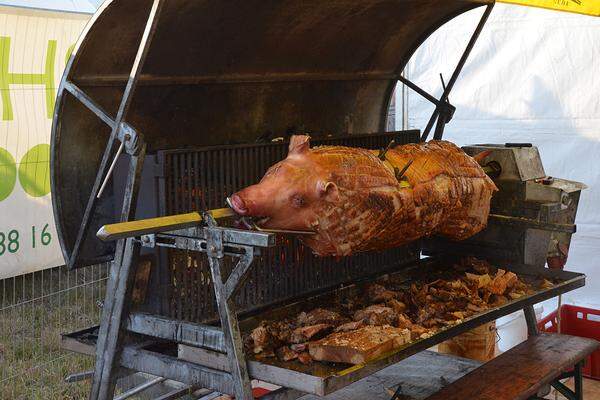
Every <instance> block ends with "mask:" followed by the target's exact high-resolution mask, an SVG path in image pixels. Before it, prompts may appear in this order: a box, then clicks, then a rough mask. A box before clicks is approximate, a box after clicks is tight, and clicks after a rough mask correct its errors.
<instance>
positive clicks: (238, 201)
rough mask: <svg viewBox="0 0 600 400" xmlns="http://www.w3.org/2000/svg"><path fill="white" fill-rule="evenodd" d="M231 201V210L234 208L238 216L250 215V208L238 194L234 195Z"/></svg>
mask: <svg viewBox="0 0 600 400" xmlns="http://www.w3.org/2000/svg"><path fill="white" fill-rule="evenodd" d="M230 200H231V208H233V211H235V212H236V214H239V215H246V214H247V213H248V207H247V206H246V202H245V201H244V199H242V197H240V196H239V195H238V194H237V193H234V194H232V195H231V197H230Z"/></svg>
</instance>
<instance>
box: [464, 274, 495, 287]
mask: <svg viewBox="0 0 600 400" xmlns="http://www.w3.org/2000/svg"><path fill="white" fill-rule="evenodd" d="M466 275H467V279H469V280H470V281H473V282H476V283H477V288H478V289H481V288H483V287H486V286H488V285H489V284H490V283H492V278H491V277H490V276H489V275H488V274H483V275H477V274H470V273H468V272H467V273H466Z"/></svg>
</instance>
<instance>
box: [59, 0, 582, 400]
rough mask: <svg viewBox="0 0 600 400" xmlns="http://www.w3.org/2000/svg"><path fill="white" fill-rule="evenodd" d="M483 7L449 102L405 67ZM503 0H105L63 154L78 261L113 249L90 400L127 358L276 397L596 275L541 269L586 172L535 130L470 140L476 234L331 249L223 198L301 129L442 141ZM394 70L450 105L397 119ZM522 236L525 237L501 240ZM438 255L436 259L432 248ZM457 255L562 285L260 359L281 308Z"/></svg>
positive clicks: (561, 235) (66, 234) (378, 141)
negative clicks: (238, 222)
mask: <svg viewBox="0 0 600 400" xmlns="http://www.w3.org/2000/svg"><path fill="white" fill-rule="evenodd" d="M479 6H485V11H484V13H483V16H482V19H481V22H480V23H479V25H478V26H477V29H476V30H475V33H474V35H473V37H472V38H471V40H470V41H469V43H468V44H467V46H466V50H465V53H464V54H463V56H462V57H461V60H460V62H459V64H458V66H457V68H456V70H455V72H454V74H453V76H452V77H451V78H450V80H449V81H448V84H447V85H445V89H444V93H443V95H442V97H441V98H440V99H436V98H434V97H432V96H431V95H429V94H427V93H426V92H424V91H423V90H422V89H420V88H419V87H418V86H416V85H414V84H413V83H412V82H410V81H408V80H406V79H405V78H404V77H402V76H401V71H402V70H403V68H404V65H405V64H406V63H407V61H408V59H409V58H410V56H411V55H412V53H413V52H414V50H415V49H416V48H417V47H418V46H419V45H420V44H421V43H422V42H423V41H424V40H425V39H426V38H427V37H428V36H429V35H430V34H431V33H432V32H433V31H435V30H436V29H437V28H438V27H439V26H441V25H442V24H443V23H445V22H446V21H448V20H450V19H451V18H453V17H455V16H457V15H459V14H461V13H463V12H466V11H468V10H471V9H474V8H476V7H479ZM492 6H493V2H492V1H447V0H444V1H441V0H427V1H423V0H421V1H416V0H415V1H409V0H405V1H404V0H361V1H353V0H335V1H310V0H309V1H302V2H297V1H277V2H275V1H245V2H218V1H191V0H171V1H169V2H166V1H164V0H163V1H161V0H154V1H149V0H127V1H125V0H120V1H117V0H114V1H112V2H111V1H107V2H106V3H105V4H104V5H103V6H102V7H101V9H100V10H99V11H98V13H97V14H96V15H95V16H94V18H93V19H92V21H91V22H90V24H89V25H88V27H87V28H86V31H85V32H84V35H83V36H82V37H81V39H80V40H79V42H78V43H77V45H76V47H75V50H74V53H73V55H72V56H71V59H70V60H69V63H68V66H67V69H66V72H65V74H64V76H63V79H62V82H61V86H60V89H59V94H58V100H57V106H56V111H55V116H54V123H53V133H52V150H51V183H52V191H53V206H54V213H55V219H56V225H57V230H58V236H59V239H60V242H61V245H62V249H63V252H64V255H65V259H66V260H67V261H68V265H69V266H70V267H71V268H79V267H85V266H87V265H92V264H95V263H99V262H105V261H112V264H111V273H110V279H109V281H108V285H107V294H106V301H105V302H104V310H103V317H102V324H101V326H100V328H99V329H98V328H90V329H86V330H83V331H80V332H75V333H71V334H66V335H64V336H63V344H64V346H65V347H66V348H69V349H71V350H74V351H80V352H84V353H89V354H93V347H94V346H96V354H97V356H96V369H95V375H94V382H93V385H92V391H91V396H90V398H91V399H108V398H112V395H113V392H114V384H115V380H116V378H117V376H119V370H120V368H121V367H123V368H125V371H131V370H133V371H141V372H146V373H150V374H153V375H158V376H163V377H166V378H169V379H173V380H176V381H180V382H183V383H186V384H188V385H191V386H194V387H205V388H208V389H212V390H216V391H220V392H223V393H230V394H235V395H236V397H237V398H239V399H248V398H252V397H251V392H250V378H256V379H261V380H264V381H267V382H271V383H274V384H277V385H280V386H282V389H281V390H280V391H277V392H274V393H272V394H271V397H272V398H294V397H298V396H300V395H301V394H302V393H314V394H319V395H323V394H327V393H330V392H332V391H334V390H336V389H338V388H340V387H343V386H345V385H348V384H349V383H351V382H353V381H356V380H358V379H360V378H362V377H364V376H367V375H368V374H370V373H373V372H374V371H377V370H379V369H381V368H383V367H385V366H386V365H390V364H391V363H394V362H397V361H399V360H401V359H403V358H405V357H408V356H409V355H411V354H414V353H416V352H418V351H420V350H423V349H425V348H427V347H429V346H431V345H434V344H436V343H439V342H441V341H443V340H445V339H447V338H449V337H451V336H453V335H456V334H459V333H461V332H464V331H466V330H468V329H471V328H473V327H475V326H477V325H478V324H481V323H484V322H487V321H490V320H493V319H495V318H497V317H499V316H501V315H505V314H508V313H510V312H513V311H515V310H518V309H524V310H526V315H527V316H528V321H529V322H530V326H533V325H534V323H533V321H534V320H533V319H532V316H533V309H532V305H533V304H534V303H536V302H538V301H541V300H545V299H548V298H550V297H553V296H556V295H558V294H560V293H564V292H566V291H568V290H572V289H574V288H577V287H580V286H582V285H583V284H584V278H585V277H584V276H583V275H581V274H576V273H571V272H565V271H561V270H548V269H544V268H541V267H542V266H543V264H544V262H545V259H546V258H548V257H549V256H548V254H549V249H550V256H556V255H555V251H554V250H552V249H561V251H564V250H565V248H566V249H567V250H568V245H569V242H570V237H571V234H572V233H573V232H574V230H575V226H574V225H573V223H574V218H575V213H576V210H577V204H578V200H579V193H580V191H581V189H582V188H583V186H582V185H581V184H578V183H576V182H570V181H565V180H558V179H555V180H551V179H550V178H548V177H546V176H545V173H544V171H543V167H542V164H541V160H540V159H539V154H537V150H536V149H535V148H534V147H531V146H529V145H524V144H520V145H519V144H517V145H514V144H513V145H503V146H491V145H482V146H473V147H469V148H467V149H466V151H467V152H469V153H470V154H476V153H479V152H481V151H484V150H491V151H492V153H491V157H492V158H491V159H490V162H489V163H488V165H487V166H486V168H487V169H488V170H489V172H490V174H491V175H492V176H495V177H496V183H497V184H498V186H499V187H500V188H501V192H500V195H499V196H497V197H496V198H495V199H494V203H493V205H492V212H493V215H492V218H491V220H490V227H489V228H488V229H487V230H486V231H484V232H482V233H481V234H479V235H477V236H476V237H475V238H473V239H470V240H469V241H466V242H464V243H449V242H447V241H443V240H441V239H437V238H432V239H430V240H424V241H418V242H415V243H412V244H410V245H407V246H403V247H401V248H396V249H391V250H388V251H384V252H378V253H371V254H359V255H355V256H352V257H345V258H341V259H334V258H318V257H315V256H313V255H312V254H311V253H310V251H309V250H307V249H305V248H304V247H303V246H302V245H301V244H300V243H299V242H298V241H297V240H296V238H295V237H294V235H293V234H283V235H282V234H276V233H274V232H268V231H267V232H264V231H263V232H261V231H252V230H250V231H248V230H240V229H237V228H236V227H234V226H232V225H231V223H230V222H231V221H230V220H229V219H228V217H229V216H230V215H231V212H230V211H229V210H228V209H227V208H226V202H225V201H226V198H227V196H228V195H229V194H231V193H233V192H235V191H236V190H238V189H240V188H242V187H245V186H247V185H249V184H252V183H255V182H256V181H257V180H259V179H260V177H261V176H262V175H263V173H264V172H265V171H266V169H267V168H268V166H270V165H272V164H273V163H275V162H276V161H278V160H280V159H282V158H283V157H284V154H285V149H286V143H285V138H286V137H288V136H289V135H290V134H293V133H309V134H311V135H312V136H313V142H314V143H315V144H338V145H346V146H356V147H366V148H384V147H386V146H387V144H388V143H390V141H391V140H395V142H396V143H398V144H402V143H413V142H418V141H419V140H426V139H427V137H428V135H429V134H430V133H431V132H433V137H434V138H437V139H439V138H441V137H442V134H443V128H444V125H445V124H446V123H447V122H448V121H449V120H450V119H451V117H452V113H453V111H454V107H453V106H452V105H450V104H449V102H448V101H447V98H448V94H449V92H450V90H451V89H452V86H453V85H454V83H455V82H456V79H457V78H458V75H459V73H460V70H461V69H462V66H463V65H464V62H465V61H466V59H467V56H468V54H469V52H470V50H471V48H472V47H473V45H474V43H475V40H476V39H477V36H478V35H479V32H480V31H481V29H482V28H483V25H484V23H485V21H486V19H487V17H488V16H489V13H490V12H491V9H492ZM398 80H400V81H402V82H404V83H405V84H406V85H407V86H409V87H410V88H412V89H414V90H415V91H417V92H418V93H420V94H422V95H423V96H425V97H426V98H428V99H429V100H430V101H432V102H433V103H434V104H435V106H436V109H435V112H434V114H433V116H432V119H431V121H430V123H429V124H428V126H427V127H426V128H425V129H424V132H423V133H422V134H421V132H419V131H402V132H384V130H385V127H386V117H387V108H388V104H389V100H390V97H391V95H392V93H393V88H394V86H395V84H396V82H397V81H398ZM436 122H437V123H436ZM434 125H435V126H434ZM280 137H283V139H284V141H273V140H272V139H274V138H280ZM155 217H163V218H155ZM119 221H120V222H123V224H115V223H116V222H119ZM126 221H133V222H129V223H127V222H126ZM506 232H510V233H511V237H514V240H512V241H509V242H503V246H498V243H499V242H500V240H499V238H501V237H504V236H505V235H506ZM97 233H98V236H97ZM422 251H424V252H427V253H428V254H432V255H435V257H434V258H432V259H431V260H428V261H425V262H424V261H421V252H422ZM553 251H554V252H553ZM456 254H458V255H466V254H476V255H478V256H481V257H484V258H488V259H489V260H491V261H494V262H502V263H510V267H509V269H512V270H515V271H517V272H519V273H522V274H525V275H540V276H545V277H548V278H552V279H558V280H559V281H560V283H559V284H557V285H555V286H554V287H552V288H550V289H547V290H543V291H540V292H538V293H536V294H534V295H531V296H526V297H523V298H520V299H518V300H515V301H512V302H509V303H507V304H506V305H504V306H501V307H499V308H496V309H493V310H490V311H488V312H485V313H482V314H480V315H477V316H475V317H472V318H470V319H466V320H465V321H464V322H463V323H462V324H459V325H455V326H453V327H451V328H449V329H446V330H443V331H441V332H439V333H437V334H435V335H433V336H431V337H428V338H425V339H423V340H420V341H416V342H412V343H410V344H409V345H408V346H405V347H404V348H402V349H401V350H399V351H397V352H394V353H393V354H387V355H385V357H383V358H380V359H378V360H375V361H374V362H372V363H369V364H367V365H362V366H357V367H353V368H351V369H347V368H346V367H344V366H339V365H338V366H330V367H318V366H314V367H312V368H307V369H301V370H298V369H291V368H287V366H286V365H273V364H268V363H264V362H261V361H258V360H254V359H250V360H249V359H247V358H246V357H245V355H244V352H243V350H242V343H241V329H242V330H243V329H246V328H248V327H251V326H253V324H254V323H255V322H256V321H258V320H260V318H262V317H264V316H266V315H273V313H275V314H277V313H283V312H286V310H288V311H289V310H291V309H298V308H302V307H307V304H308V303H306V302H307V301H309V302H310V301H317V300H318V299H322V298H330V297H331V296H335V295H336V294H339V293H347V292H348V291H352V290H356V284H357V283H358V282H363V281H366V280H369V279H374V278H376V277H379V276H382V275H384V274H404V275H405V276H406V277H407V279H412V277H413V276H417V275H419V271H421V273H422V271H423V270H426V268H435V265H437V264H436V263H437V261H435V260H443V259H445V258H447V257H450V256H451V255H456ZM561 254H562V253H561ZM561 260H562V259H561ZM563 264H564V262H563ZM507 268H508V267H507Z"/></svg>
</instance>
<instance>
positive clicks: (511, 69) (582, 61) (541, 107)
mask: <svg viewBox="0 0 600 400" xmlns="http://www.w3.org/2000/svg"><path fill="white" fill-rule="evenodd" d="M480 15H481V11H480V10H474V11H471V12H469V13H467V14H465V15H463V16H460V17H458V18H456V19H454V20H452V21H450V22H449V23H448V24H447V25H445V26H443V27H442V28H441V29H440V30H438V31H437V32H436V33H434V35H433V36H431V37H430V38H429V39H428V41H427V42H425V43H424V44H423V45H422V46H421V48H420V49H419V50H418V51H417V52H416V53H415V54H414V56H413V58H412V60H411V61H410V63H409V64H408V67H407V69H406V70H405V74H407V75H408V76H409V78H410V79H411V80H412V81H413V82H415V83H416V84H417V85H419V86H421V87H422V88H424V89H425V90H427V91H428V92H429V93H432V94H434V95H436V96H437V97H439V96H440V95H441V92H442V87H441V82H440V77H439V74H440V73H443V76H444V78H445V80H446V81H448V79H449V77H450V75H451V74H452V71H453V69H454V66H455V65H456V63H457V61H458V59H459V57H460V55H461V53H462V51H463V50H464V47H465V45H466V43H467V41H468V39H469V37H470V35H471V33H472V32H473V30H474V28H475V26H476V24H477V22H478V20H479V17H480ZM599 61H600V18H594V17H589V16H583V15H575V14H567V13H560V12H554V11H548V10H542V9H534V8H527V7H520V6H512V5H503V4H497V5H496V7H495V8H494V11H493V12H492V15H491V16H490V19H489V21H488V23H487V25H486V27H485V28H484V30H483V32H482V34H481V36H480V38H479V41H478V42H477V44H476V46H475V48H474V49H473V52H472V53H471V56H470V58H469V61H468V62H467V64H466V65H465V67H464V69H463V71H462V74H461V76H460V78H459V80H458V82H457V84H456V86H455V87H454V90H453V91H452V93H451V95H450V102H451V103H452V104H453V105H455V106H456V107H457V111H456V114H455V116H454V119H453V120H452V121H451V122H450V124H448V125H447V126H446V130H445V136H444V138H445V139H448V140H452V141H454V142H456V143H458V144H460V145H465V144H473V143H505V142H531V143H533V144H534V145H536V146H538V147H539V149H540V153H541V156H542V160H543V163H544V167H545V170H546V173H547V174H549V175H551V176H557V177H562V178H566V179H572V180H576V181H580V182H584V183H586V184H587V185H588V186H589V189H587V190H585V191H584V192H583V193H582V199H581V203H580V208H579V212H578V216H577V224H578V232H577V233H576V234H575V236H574V240H573V244H572V247H571V252H570V257H569V261H568V264H567V269H572V270H576V271H579V272H584V273H586V274H587V276H588V279H587V284H586V287H585V288H582V289H580V290H578V291H575V292H572V293H570V294H567V295H566V296H565V300H566V301H567V302H571V303H573V302H577V303H578V304H585V305H589V306H592V307H595V308H600V265H599V264H600V260H599V258H600V208H599V205H600V96H599V94H600V74H599V73H598V71H599V70H598V65H599ZM396 92H397V93H398V94H397V96H400V92H401V91H400V90H397V91H396ZM396 101H397V104H399V103H398V102H399V98H398V97H397V98H396ZM397 108H399V107H397ZM408 110H409V111H408V125H409V128H420V129H424V127H425V125H426V124H427V120H428V119H429V117H430V115H431V111H432V110H433V106H432V105H431V103H429V102H427V101H426V100H424V99H423V98H422V97H420V96H419V95H418V94H416V93H414V92H411V93H410V94H409V97H408Z"/></svg>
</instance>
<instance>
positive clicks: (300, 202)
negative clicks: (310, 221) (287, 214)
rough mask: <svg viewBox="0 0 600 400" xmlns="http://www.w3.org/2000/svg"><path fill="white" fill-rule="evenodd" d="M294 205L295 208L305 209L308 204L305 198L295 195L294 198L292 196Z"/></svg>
mask: <svg viewBox="0 0 600 400" xmlns="http://www.w3.org/2000/svg"><path fill="white" fill-rule="evenodd" d="M292 204H293V205H294V207H298V208H300V207H304V205H305V204H306V201H305V200H304V197H302V196H301V195H299V194H295V195H294V196H292Z"/></svg>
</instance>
